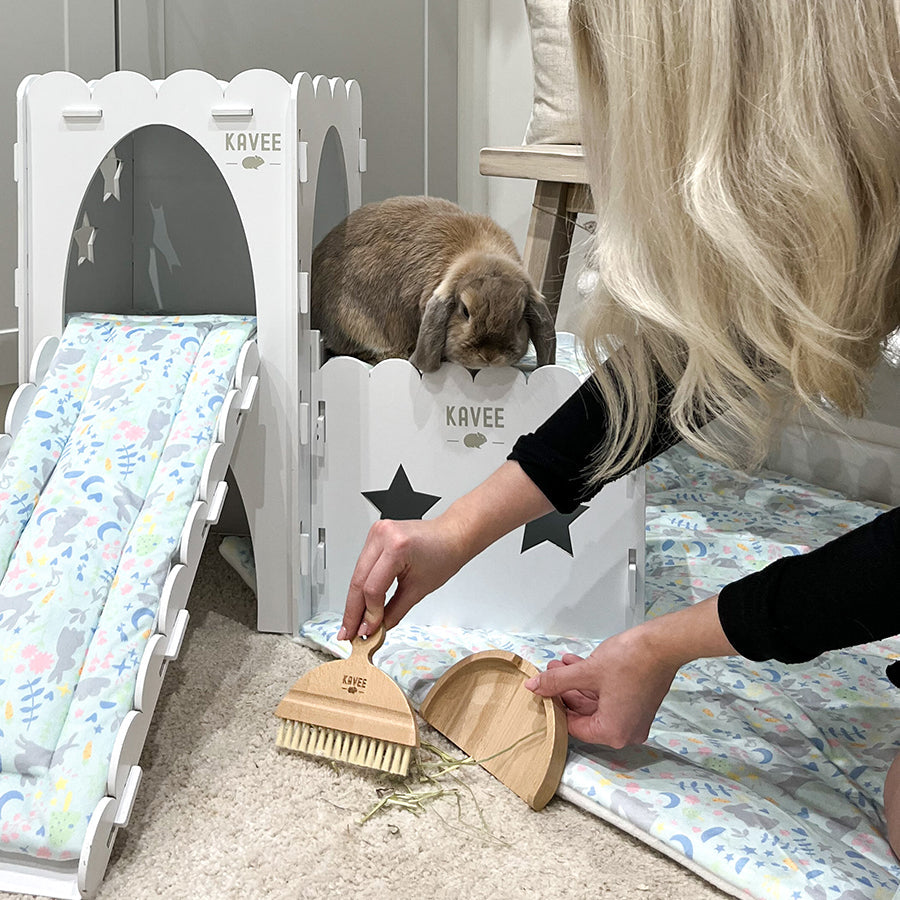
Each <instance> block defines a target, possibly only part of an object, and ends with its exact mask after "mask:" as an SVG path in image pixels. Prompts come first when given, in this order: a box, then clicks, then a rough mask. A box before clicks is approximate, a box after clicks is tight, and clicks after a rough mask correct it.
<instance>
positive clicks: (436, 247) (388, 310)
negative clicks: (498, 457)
mask: <svg viewBox="0 0 900 900" xmlns="http://www.w3.org/2000/svg"><path fill="white" fill-rule="evenodd" d="M311 313H312V327H313V328H315V329H318V330H319V331H320V332H321V334H322V337H323V340H324V343H325V347H326V349H327V350H328V351H330V352H331V353H333V354H336V355H347V356H355V357H358V358H359V359H362V360H364V361H366V362H369V363H378V362H381V361H382V360H384V359H389V358H392V357H401V358H404V359H408V360H409V361H410V362H411V363H412V364H413V365H414V366H416V368H418V369H419V370H420V371H422V372H433V371H434V370H435V369H437V368H438V367H439V366H440V364H441V361H442V360H445V359H446V360H450V361H452V362H456V363H459V364H460V365H463V366H466V367H467V368H469V369H482V368H485V367H487V366H505V365H511V364H513V363H516V362H518V360H520V359H521V358H522V356H524V355H525V353H526V351H527V349H528V340H529V338H530V339H531V341H532V343H533V344H534V348H535V351H536V354H537V364H538V365H539V366H541V365H547V364H551V363H553V362H554V361H555V356H556V331H555V326H554V322H553V317H552V315H551V314H550V311H549V309H548V307H547V304H546V303H545V302H544V300H543V298H542V297H541V295H540V294H539V293H538V291H537V289H536V288H535V286H534V283H533V282H532V280H531V278H530V277H529V275H528V273H527V272H526V271H525V268H524V266H523V265H522V261H521V258H520V257H519V254H518V251H517V250H516V246H515V244H514V242H513V240H512V238H511V237H510V236H509V234H508V233H507V232H506V231H504V230H503V229H502V228H501V227H500V226H499V225H497V223H496V222H494V221H493V220H492V219H490V218H488V217H487V216H481V215H475V214H472V213H468V212H465V211H464V210H463V209H461V208H460V207H459V206H457V205H456V204H455V203H451V202H450V201H449V200H441V199H438V198H432V197H394V198H391V199H389V200H383V201H380V202H378V203H369V204H367V205H365V206H363V207H361V208H359V209H357V210H356V211H354V212H353V213H351V214H350V215H349V216H348V217H347V218H346V219H345V220H344V221H343V222H341V223H340V224H339V225H337V226H336V227H335V228H333V229H332V230H331V231H330V232H329V233H328V234H327V235H326V236H325V237H324V238H323V239H322V241H321V242H320V243H319V245H318V246H317V247H316V249H315V252H314V253H313V260H312V304H311Z"/></svg>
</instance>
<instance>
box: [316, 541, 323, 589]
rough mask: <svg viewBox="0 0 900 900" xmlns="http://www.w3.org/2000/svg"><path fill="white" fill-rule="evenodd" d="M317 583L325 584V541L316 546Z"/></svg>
mask: <svg viewBox="0 0 900 900" xmlns="http://www.w3.org/2000/svg"><path fill="white" fill-rule="evenodd" d="M316 583H317V584H325V541H319V542H318V543H317V544H316Z"/></svg>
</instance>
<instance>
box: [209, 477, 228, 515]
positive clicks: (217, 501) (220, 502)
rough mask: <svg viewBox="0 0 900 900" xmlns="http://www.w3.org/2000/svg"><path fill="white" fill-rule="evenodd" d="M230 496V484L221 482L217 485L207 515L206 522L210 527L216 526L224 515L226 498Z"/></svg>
mask: <svg viewBox="0 0 900 900" xmlns="http://www.w3.org/2000/svg"><path fill="white" fill-rule="evenodd" d="M227 495H228V484H227V482H225V481H220V482H218V484H216V488H215V490H214V491H213V496H212V500H210V501H209V507H208V509H207V513H206V521H207V522H208V523H209V524H210V525H215V524H216V523H217V522H218V521H219V517H220V516H221V515H222V508H223V507H224V506H225V497H226V496H227Z"/></svg>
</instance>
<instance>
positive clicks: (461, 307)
mask: <svg viewBox="0 0 900 900" xmlns="http://www.w3.org/2000/svg"><path fill="white" fill-rule="evenodd" d="M459 311H460V312H461V313H462V317H463V318H464V319H468V318H469V307H468V306H466V304H465V303H460V304H459Z"/></svg>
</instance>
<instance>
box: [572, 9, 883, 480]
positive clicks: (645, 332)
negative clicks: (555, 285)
mask: <svg viewBox="0 0 900 900" xmlns="http://www.w3.org/2000/svg"><path fill="white" fill-rule="evenodd" d="M898 12H900V10H898V2H897V0H852V2H850V0H572V2H571V5H570V28H571V31H572V38H573V43H574V47H575V57H576V66H577V70H578V78H579V103H580V108H581V116H582V127H583V135H584V145H585V153H586V158H587V163H588V172H589V173H590V185H591V189H592V192H593V196H594V201H595V204H596V208H597V215H598V223H597V225H598V227H597V233H596V239H595V244H594V247H593V250H592V256H593V262H594V264H595V265H596V268H597V269H598V271H599V275H600V280H599V286H598V288H597V289H596V292H595V294H594V295H593V297H592V298H591V300H590V301H589V305H588V310H589V312H588V316H587V319H586V322H585V335H584V336H585V342H586V347H587V351H588V355H589V358H590V361H591V363H592V366H593V368H594V369H595V370H596V371H597V373H598V375H597V378H598V384H599V386H600V389H601V390H602V391H603V393H604V395H605V397H606V399H607V402H608V404H609V407H610V411H611V416H610V418H611V427H610V430H609V435H608V438H607V441H606V443H605V445H604V446H603V447H602V448H601V449H600V451H599V453H598V456H597V458H596V460H595V463H596V470H595V472H594V475H595V477H596V479H597V480H603V481H605V480H608V479H609V478H611V477H614V476H615V475H617V474H620V473H622V472H624V471H627V470H628V469H630V468H631V467H632V466H633V465H634V464H635V463H636V462H637V461H638V459H639V457H640V454H641V452H642V451H643V450H644V449H645V447H646V445H647V441H648V439H649V436H650V434H651V431H652V428H653V423H654V419H655V416H656V414H657V406H658V404H659V403H660V401H661V400H663V399H664V398H662V397H659V396H657V394H658V393H659V391H658V388H657V385H658V383H659V378H658V376H659V374H660V373H662V374H663V375H664V376H665V377H666V378H667V379H668V380H669V381H671V382H672V384H674V385H675V389H674V393H673V394H672V396H671V398H665V402H666V404H667V405H668V401H669V399H671V405H670V406H669V407H668V411H667V415H668V416H669V421H670V423H671V426H672V427H674V428H675V429H676V430H677V432H678V434H680V436H681V437H683V438H685V439H687V440H688V441H690V442H691V443H692V444H693V445H694V446H695V447H696V448H698V449H699V450H701V451H703V452H706V453H708V454H710V455H711V456H713V457H715V458H718V459H720V460H723V461H725V462H728V463H731V464H734V465H753V464H756V463H759V462H760V461H761V460H762V458H763V456H764V455H765V452H766V450H767V448H768V445H769V443H770V437H771V423H772V421H773V413H774V411H775V410H777V409H779V408H782V407H783V405H784V404H783V401H784V400H785V399H788V400H790V401H792V402H793V403H794V404H795V405H796V403H797V402H799V403H802V404H804V405H806V406H807V407H809V408H811V409H815V410H819V411H821V410H823V408H825V409H827V408H828V407H833V408H834V409H836V410H838V411H840V412H842V413H845V414H858V413H859V412H861V411H862V409H863V408H864V406H865V401H866V391H867V386H868V380H869V373H870V371H871V368H872V366H873V365H874V364H875V362H876V361H877V359H878V356H879V351H880V348H881V345H882V343H883V341H884V339H885V337H886V336H887V334H888V333H889V332H890V331H891V330H893V329H894V328H895V327H897V325H898V316H900V304H898V285H897V273H896V272H895V270H894V269H895V265H896V260H897V249H898V237H900V86H898V81H900V79H898V76H900V34H898ZM607 354H609V360H608V364H607V368H604V366H603V365H602V362H603V360H604V359H605V358H606V356H607ZM753 397H756V398H759V400H760V401H761V402H760V403H752V402H747V401H748V399H749V398H753ZM712 417H715V418H716V419H717V421H719V422H721V423H723V424H724V425H725V426H726V427H725V428H724V429H716V430H713V431H714V433H708V432H709V430H705V431H703V432H702V433H701V428H702V427H703V424H704V422H706V421H707V420H708V419H710V418H712ZM738 436H739V437H741V438H742V439H743V440H741V441H738V440H736V439H735V438H736V437H738Z"/></svg>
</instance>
